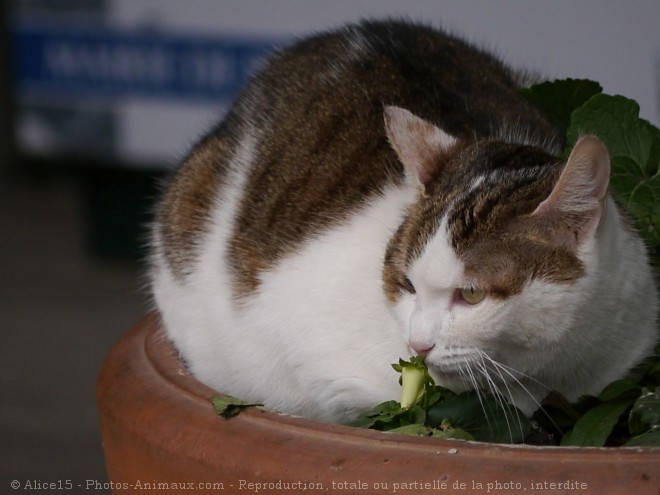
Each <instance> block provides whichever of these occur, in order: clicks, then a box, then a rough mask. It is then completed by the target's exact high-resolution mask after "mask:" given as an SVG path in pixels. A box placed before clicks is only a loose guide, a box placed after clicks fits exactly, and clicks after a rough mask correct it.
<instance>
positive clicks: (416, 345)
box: [410, 342, 435, 359]
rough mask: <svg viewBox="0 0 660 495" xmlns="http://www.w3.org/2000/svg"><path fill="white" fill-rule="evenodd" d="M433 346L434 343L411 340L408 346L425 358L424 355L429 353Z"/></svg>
mask: <svg viewBox="0 0 660 495" xmlns="http://www.w3.org/2000/svg"><path fill="white" fill-rule="evenodd" d="M434 347H435V344H430V345H429V344H428V343H425V342H424V343H422V342H411V343H410V348H411V349H412V350H413V351H415V353H416V354H417V355H418V356H419V357H421V358H423V359H426V356H428V355H429V353H430V352H431V351H432V350H433V348H434Z"/></svg>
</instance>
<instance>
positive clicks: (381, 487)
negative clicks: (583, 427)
mask: <svg viewBox="0 0 660 495" xmlns="http://www.w3.org/2000/svg"><path fill="white" fill-rule="evenodd" d="M212 395H217V392H215V391H214V390H211V389H210V388H208V387H206V386H205V385H203V384H202V383H200V382H198V381H197V380H195V378H193V377H192V376H191V375H190V374H189V373H188V372H187V371H186V370H185V369H184V367H183V366H182V364H181V362H180V361H179V360H178V358H177V354H176V351H175V350H174V349H173V347H172V346H171V345H170V344H169V342H168V341H167V340H166V338H164V334H163V332H162V330H161V329H160V328H159V326H158V319H157V317H156V316H155V315H153V314H152V315H149V316H148V317H146V318H145V319H144V320H143V321H141V322H140V323H139V324H138V325H137V326H136V327H135V328H133V330H132V331H130V332H129V333H128V334H127V335H126V336H125V337H124V338H123V339H122V340H121V341H120V342H119V343H118V344H117V345H116V346H115V347H114V349H113V350H112V351H111V352H110V354H109V355H108V357H107V360H106V361H105V364H104V366H103V370H102V372H101V376H100V378H99V383H98V403H99V411H100V419H101V431H102V436H103V445H104V449H105V459H106V464H107V469H108V476H109V479H110V480H111V482H110V485H112V486H111V488H112V489H113V491H114V492H115V493H126V492H128V491H131V490H135V491H136V492H137V491H139V493H148V491H145V489H147V490H150V489H153V490H154V491H156V490H158V489H160V490H163V489H165V488H167V489H168V490H167V492H166V493H168V494H173V493H179V492H181V493H193V492H194V491H197V492H202V491H207V490H209V491H213V490H217V491H219V490H220V489H222V490H223V492H224V493H242V494H245V493H256V492H259V493H303V492H305V493H314V492H315V491H319V489H322V490H323V491H325V492H329V493H344V494H346V493H359V494H361V495H368V494H381V495H382V494H385V493H395V492H396V493H407V494H409V493H425V494H429V493H443V492H445V493H451V492H453V491H458V492H460V493H480V494H483V493H489V489H490V493H521V492H523V491H531V492H533V493H555V494H556V493H573V492H575V493H594V494H620V493H631V494H635V495H641V494H651V493H652V494H658V493H660V452H659V451H658V450H653V449H623V448H613V449H594V448H581V449H575V448H549V447H525V446H505V445H493V444H483V443H476V442H462V441H452V440H449V441H448V440H440V439H432V438H417V437H409V436H404V435H397V434H388V433H381V432H376V431H370V430H362V429H357V428H351V427H347V426H339V425H331V424H324V423H319V422H315V421H310V420H306V419H300V418H293V417H289V416H284V415H280V414H277V413H274V412H266V411H261V410H257V409H251V410H249V411H246V412H244V413H242V414H241V415H239V416H237V417H235V418H232V419H223V418H221V417H219V416H216V414H215V413H214V411H213V408H212V406H211V403H210V401H209V397H211V396H212ZM553 483H554V485H553ZM177 488H178V489H180V490H177ZM190 488H194V491H191V490H190Z"/></svg>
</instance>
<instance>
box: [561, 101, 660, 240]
mask: <svg viewBox="0 0 660 495" xmlns="http://www.w3.org/2000/svg"><path fill="white" fill-rule="evenodd" d="M582 134H594V135H596V136H598V137H599V138H600V139H601V140H602V141H603V142H604V143H605V145H606V146H607V149H608V150H609V153H610V160H611V165H612V173H611V179H610V187H611V190H612V192H613V194H614V196H615V197H616V198H618V199H619V201H621V203H622V204H623V206H624V207H625V208H626V209H627V210H628V211H629V212H630V213H631V214H632V215H633V217H634V218H635V221H636V224H637V228H638V229H639V231H640V234H641V235H642V237H643V238H644V239H645V240H646V241H647V242H648V243H649V245H651V246H657V245H658V244H659V243H660V129H658V128H656V127H654V126H653V125H652V124H651V123H649V122H648V121H646V120H643V119H640V118H639V105H638V104H637V103H636V102H635V101H633V100H630V99H628V98H625V97H623V96H618V95H617V96H610V95H604V94H597V95H595V96H593V97H591V98H590V99H589V100H588V101H587V102H586V103H585V104H584V105H582V106H581V107H580V108H578V109H576V110H575V111H574V112H573V114H572V115H571V123H570V126H569V129H568V145H567V148H566V151H565V153H564V155H565V156H568V154H569V153H570V150H571V149H572V147H573V145H574V144H575V142H576V141H577V139H578V137H579V136H580V135H582Z"/></svg>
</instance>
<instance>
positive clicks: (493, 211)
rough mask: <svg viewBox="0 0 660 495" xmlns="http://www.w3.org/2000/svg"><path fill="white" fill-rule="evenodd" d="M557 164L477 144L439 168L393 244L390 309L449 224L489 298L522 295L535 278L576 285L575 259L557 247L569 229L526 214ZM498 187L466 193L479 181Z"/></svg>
mask: <svg viewBox="0 0 660 495" xmlns="http://www.w3.org/2000/svg"><path fill="white" fill-rule="evenodd" d="M556 162H557V160H556V158H554V157H552V156H551V155H548V154H547V153H545V152H543V151H541V150H539V149H537V148H531V147H526V146H516V145H510V144H504V143H499V142H493V141H491V142H489V141H481V142H477V143H475V144H474V145H472V146H469V147H466V148H465V149H464V150H461V151H459V152H458V153H457V154H456V155H455V156H454V158H453V159H452V160H450V162H449V163H447V164H446V165H444V166H441V167H440V168H441V171H440V172H439V173H438V176H437V177H436V180H435V181H433V182H432V183H431V184H430V186H429V188H428V195H426V196H422V197H421V198H420V201H419V202H418V203H416V204H414V205H413V206H412V207H411V209H410V211H409V213H408V217H407V219H406V221H405V222H404V224H403V225H402V226H401V228H399V230H398V232H397V233H396V234H395V236H394V237H393V238H392V240H391V242H390V244H389V246H388V249H387V253H386V257H385V264H384V271H383V279H384V288H385V293H386V295H387V297H388V300H389V301H390V302H392V303H393V302H396V300H397V299H398V298H399V297H400V295H401V292H402V288H403V287H404V286H405V284H404V282H403V281H404V279H405V273H406V271H407V270H408V269H409V268H410V265H411V263H412V262H413V261H414V260H415V259H416V258H417V257H418V256H419V255H420V254H421V253H422V251H423V249H424V247H425V246H426V244H427V243H428V242H429V240H430V239H431V238H432V237H433V236H434V235H435V234H436V233H437V229H438V227H439V226H440V220H441V219H442V218H443V217H445V216H446V218H447V236H448V239H449V241H450V243H451V245H452V247H453V248H454V251H455V252H456V255H457V257H458V258H459V260H461V261H462V262H463V263H464V265H465V275H466V278H468V279H470V278H473V279H474V280H475V283H477V284H478V285H479V287H480V288H484V289H487V290H488V291H489V293H490V295H491V296H492V297H495V298H506V297H509V296H511V295H514V294H517V293H519V292H520V291H521V290H522V289H523V287H524V285H525V284H526V283H528V282H529V281H530V280H532V279H537V278H540V279H544V280H548V281H551V282H555V283H573V282H574V281H575V280H576V279H578V278H580V277H582V276H583V275H584V267H583V265H582V263H581V262H580V260H579V259H578V258H577V256H576V255H575V253H574V252H572V251H571V250H569V249H567V248H565V247H564V246H562V245H561V244H559V243H557V242H555V239H556V238H557V237H558V236H559V237H560V238H561V235H563V233H562V232H561V231H562V229H565V228H566V226H565V224H563V223H562V222H559V221H558V222H556V223H554V224H553V223H551V222H550V223H549V222H548V221H547V219H545V218H544V219H539V218H536V217H534V216H532V215H531V213H532V212H534V211H535V210H536V208H537V207H538V205H539V204H540V203H541V202H542V201H543V200H544V199H545V198H546V197H548V195H549V194H550V192H551V191H552V189H553V186H554V185H555V183H556V181H557V179H558V177H559V174H560V172H561V166H560V164H557V163H556ZM488 173H498V174H500V176H499V177H498V180H496V181H493V182H492V183H491V182H487V179H484V182H482V184H481V185H480V186H478V187H476V188H474V189H472V190H470V184H471V183H472V182H473V181H474V180H475V179H476V178H477V177H479V176H480V175H481V174H488Z"/></svg>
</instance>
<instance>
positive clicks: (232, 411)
mask: <svg viewBox="0 0 660 495" xmlns="http://www.w3.org/2000/svg"><path fill="white" fill-rule="evenodd" d="M211 402H212V403H213V408H214V409H215V412H216V414H217V415H219V416H222V417H223V418H232V417H234V416H236V415H237V414H240V413H241V412H243V411H244V410H245V409H247V408H248V407H259V406H263V404H249V403H246V402H243V401H241V400H239V399H237V398H236V397H232V396H230V395H223V396H222V397H220V396H215V397H211Z"/></svg>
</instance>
